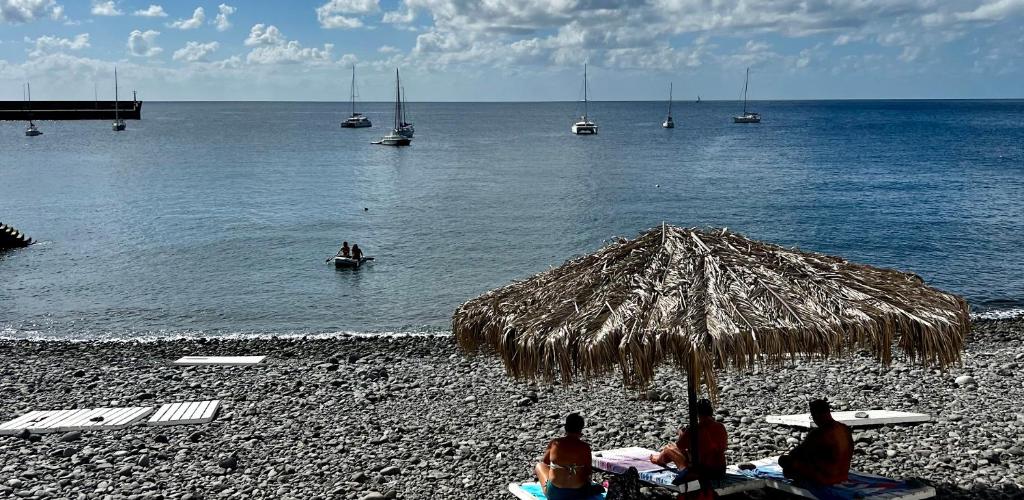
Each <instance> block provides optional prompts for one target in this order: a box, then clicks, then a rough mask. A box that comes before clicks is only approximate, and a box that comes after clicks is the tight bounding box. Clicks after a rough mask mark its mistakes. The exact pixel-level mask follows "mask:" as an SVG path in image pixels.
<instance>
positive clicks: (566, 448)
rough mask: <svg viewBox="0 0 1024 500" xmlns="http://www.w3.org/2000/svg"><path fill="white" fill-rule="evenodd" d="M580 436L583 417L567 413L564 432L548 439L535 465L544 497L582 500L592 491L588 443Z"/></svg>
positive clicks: (551, 499) (553, 499)
mask: <svg viewBox="0 0 1024 500" xmlns="http://www.w3.org/2000/svg"><path fill="white" fill-rule="evenodd" d="M582 438H583V417H581V416H580V415H579V414H578V413H570V414H569V416H567V417H565V436H564V437H560V438H558V439H554V440H552V441H551V442H550V443H548V448H547V451H545V452H544V458H543V459H541V462H540V463H538V464H537V467H536V468H535V471H536V473H537V480H538V481H540V484H541V487H542V488H544V494H545V495H546V496H547V497H548V500H583V499H587V498H590V497H591V496H592V495H593V494H594V493H595V492H594V485H592V484H591V482H590V474H591V469H590V464H591V455H590V445H589V444H587V443H586V442H585V441H583V439H582Z"/></svg>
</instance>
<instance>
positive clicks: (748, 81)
mask: <svg viewBox="0 0 1024 500" xmlns="http://www.w3.org/2000/svg"><path fill="white" fill-rule="evenodd" d="M749 84H750V66H747V79H746V80H744V81H743V114H747V85H749Z"/></svg>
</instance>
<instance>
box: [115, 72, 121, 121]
mask: <svg viewBox="0 0 1024 500" xmlns="http://www.w3.org/2000/svg"><path fill="white" fill-rule="evenodd" d="M117 101H118V96H117V66H114V121H115V122H116V121H118V120H119V119H120V113H119V111H120V110H119V109H118V108H120V107H121V105H120V104H118V103H117Z"/></svg>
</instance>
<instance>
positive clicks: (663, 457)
mask: <svg viewBox="0 0 1024 500" xmlns="http://www.w3.org/2000/svg"><path fill="white" fill-rule="evenodd" d="M690 432H692V430H691V429H690V428H686V429H685V430H684V429H680V430H679V435H678V438H677V439H676V442H675V443H671V444H668V445H665V447H663V448H662V449H661V452H660V453H656V454H654V455H651V462H653V463H655V464H658V465H660V466H662V467H664V466H666V465H668V464H669V462H672V463H674V464H675V465H676V468H678V469H689V470H688V471H687V472H688V473H691V474H692V475H694V476H695V477H697V478H700V479H717V478H720V477H722V476H724V475H725V450H726V449H728V447H729V438H728V435H727V434H726V432H725V426H724V425H722V423H721V422H719V421H718V420H715V410H714V408H713V407H712V406H711V401H709V400H707V399H701V400H699V401H697V451H698V452H699V453H698V454H697V460H699V461H700V463H699V464H697V465H696V466H691V465H690V442H691V441H690Z"/></svg>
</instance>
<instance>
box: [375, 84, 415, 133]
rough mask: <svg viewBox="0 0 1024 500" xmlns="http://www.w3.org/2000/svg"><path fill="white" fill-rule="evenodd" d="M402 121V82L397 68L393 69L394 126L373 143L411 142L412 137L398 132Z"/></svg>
mask: <svg viewBox="0 0 1024 500" xmlns="http://www.w3.org/2000/svg"><path fill="white" fill-rule="evenodd" d="M401 121H402V82H401V80H400V79H399V77H398V69H397V68H396V69H395V128H393V129H391V133H389V134H388V135H385V136H384V137H382V138H381V139H380V140H378V141H375V142H374V144H381V145H383V146H408V145H409V144H411V143H412V139H410V138H408V137H406V136H404V135H402V134H401V133H400V132H399V126H400V124H401Z"/></svg>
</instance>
